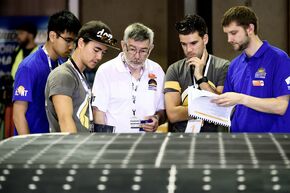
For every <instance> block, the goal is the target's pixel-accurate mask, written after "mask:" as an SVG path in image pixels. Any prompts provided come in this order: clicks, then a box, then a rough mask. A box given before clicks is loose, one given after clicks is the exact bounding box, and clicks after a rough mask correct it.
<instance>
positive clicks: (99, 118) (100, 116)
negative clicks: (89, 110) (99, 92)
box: [93, 107, 106, 125]
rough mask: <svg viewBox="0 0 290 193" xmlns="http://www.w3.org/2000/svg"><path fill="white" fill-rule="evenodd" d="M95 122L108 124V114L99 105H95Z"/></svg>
mask: <svg viewBox="0 0 290 193" xmlns="http://www.w3.org/2000/svg"><path fill="white" fill-rule="evenodd" d="M93 115H94V123H96V124H102V125H106V115H105V113H104V112H103V111H100V110H99V109H98V107H93Z"/></svg>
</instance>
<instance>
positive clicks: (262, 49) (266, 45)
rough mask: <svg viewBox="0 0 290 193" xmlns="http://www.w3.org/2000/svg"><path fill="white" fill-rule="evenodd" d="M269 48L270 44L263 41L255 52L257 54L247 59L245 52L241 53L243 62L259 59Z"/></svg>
mask: <svg viewBox="0 0 290 193" xmlns="http://www.w3.org/2000/svg"><path fill="white" fill-rule="evenodd" d="M269 47H270V44H269V43H268V41H266V40H263V44H262V46H261V47H260V48H259V49H258V50H257V52H256V53H255V54H254V55H253V56H252V57H250V58H249V57H248V56H247V54H246V53H245V52H243V53H242V57H243V61H247V60H250V59H252V58H260V57H261V56H262V55H263V54H264V53H265V52H266V50H267V49H268V48H269Z"/></svg>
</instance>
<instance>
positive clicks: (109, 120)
mask: <svg viewBox="0 0 290 193" xmlns="http://www.w3.org/2000/svg"><path fill="white" fill-rule="evenodd" d="M121 56H122V53H120V54H119V55H118V56H117V57H116V58H114V59H112V60H110V61H108V62H106V63H104V64H102V65H101V66H100V67H99V68H98V71H97V72H96V76H95V80H94V85H93V90H92V94H93V102H92V105H93V106H95V107H97V108H98V109H99V110H100V111H103V112H105V114H106V124H107V125H112V126H115V132H116V133H137V132H139V129H131V128H130V119H131V118H132V117H133V111H132V110H133V109H136V112H135V115H136V117H137V118H138V119H140V120H143V119H144V118H145V117H146V116H151V115H154V114H155V112H156V111H159V110H163V109H164V94H163V84H164V71H163V70H162V68H161V66H160V65H159V64H157V63H156V62H153V61H152V60H149V59H147V60H146V61H145V67H144V69H143V74H142V77H141V79H140V82H139V83H138V89H137V93H136V102H135V105H133V102H132V92H133V91H132V81H133V78H132V76H131V74H130V72H129V70H128V68H127V67H126V66H125V64H124V63H123V61H122V57H121ZM152 76H153V77H155V78H154V80H155V81H154V80H152ZM152 82H153V84H152ZM156 83H157V85H156Z"/></svg>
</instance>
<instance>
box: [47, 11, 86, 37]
mask: <svg viewBox="0 0 290 193" xmlns="http://www.w3.org/2000/svg"><path fill="white" fill-rule="evenodd" d="M80 28H81V23H80V21H79V20H78V18H77V17H76V16H75V15H74V14H73V13H71V12H70V11H67V10H63V11H60V12H57V13H55V14H53V15H52V16H50V18H49V21H48V27H47V40H49V32H50V31H55V32H57V33H58V34H61V33H63V32H65V31H67V32H70V33H73V34H75V35H77V34H78V31H79V29H80Z"/></svg>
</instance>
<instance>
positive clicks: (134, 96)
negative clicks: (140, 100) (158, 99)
mask: <svg viewBox="0 0 290 193" xmlns="http://www.w3.org/2000/svg"><path fill="white" fill-rule="evenodd" d="M122 61H123V63H124V65H125V67H126V69H127V71H128V72H129V73H130V75H131V94H132V113H133V116H134V117H135V116H136V110H137V108H136V100H137V91H138V87H139V84H140V81H141V78H142V76H143V74H144V69H143V68H142V69H141V73H140V74H141V76H140V77H139V78H138V79H137V80H136V79H135V78H134V77H133V76H132V74H131V71H130V69H129V67H128V64H127V63H126V60H125V59H124V58H123V57H122Z"/></svg>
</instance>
